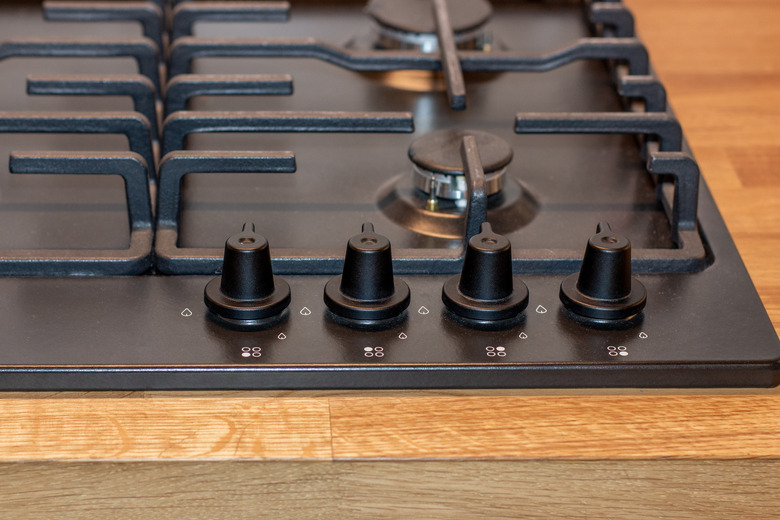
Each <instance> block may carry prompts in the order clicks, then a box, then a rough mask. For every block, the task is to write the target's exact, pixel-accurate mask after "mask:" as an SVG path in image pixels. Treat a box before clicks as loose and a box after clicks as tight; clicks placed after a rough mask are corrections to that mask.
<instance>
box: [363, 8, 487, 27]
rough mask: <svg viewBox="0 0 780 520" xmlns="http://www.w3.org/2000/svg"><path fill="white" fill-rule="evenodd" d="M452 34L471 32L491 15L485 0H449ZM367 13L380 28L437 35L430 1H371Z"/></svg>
mask: <svg viewBox="0 0 780 520" xmlns="http://www.w3.org/2000/svg"><path fill="white" fill-rule="evenodd" d="M447 10H448V12H449V15H450V23H451V24H452V30H453V32H456V33H459V32H466V31H472V30H474V29H476V28H478V27H479V26H481V25H483V24H484V23H485V22H487V20H488V18H490V14H491V13H492V9H491V7H490V4H489V3H488V2H486V1H485V0H447ZM366 12H367V13H368V15H369V16H371V17H372V18H373V19H374V20H376V21H377V23H379V24H380V25H383V26H385V27H387V28H389V29H394V30H396V31H402V32H408V33H435V32H436V20H435V19H434V16H433V4H432V3H431V2H430V1H429V0H371V1H370V2H369V3H368V6H367V7H366Z"/></svg>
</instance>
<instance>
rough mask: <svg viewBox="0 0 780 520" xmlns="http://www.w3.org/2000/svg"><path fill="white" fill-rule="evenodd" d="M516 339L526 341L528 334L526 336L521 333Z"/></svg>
mask: <svg viewBox="0 0 780 520" xmlns="http://www.w3.org/2000/svg"><path fill="white" fill-rule="evenodd" d="M518 338H520V339H528V334H526V333H525V332H521V333H520V335H519V336H518Z"/></svg>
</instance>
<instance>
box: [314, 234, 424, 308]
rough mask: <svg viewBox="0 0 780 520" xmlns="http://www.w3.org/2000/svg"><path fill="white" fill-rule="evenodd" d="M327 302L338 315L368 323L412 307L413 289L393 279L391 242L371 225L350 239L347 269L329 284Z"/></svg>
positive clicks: (326, 289) (345, 259)
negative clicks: (410, 302) (411, 292)
mask: <svg viewBox="0 0 780 520" xmlns="http://www.w3.org/2000/svg"><path fill="white" fill-rule="evenodd" d="M324 300H325V304H326V305H327V306H328V308H329V309H330V310H331V311H332V312H333V313H334V314H338V315H339V316H343V317H345V318H350V319H354V320H367V321H374V320H384V319H388V318H393V317H395V316H397V315H399V314H401V313H402V312H403V311H404V310H405V309H406V308H407V307H408V306H409V300H410V293H409V286H408V285H406V282H404V281H403V280H401V279H400V278H397V277H395V276H393V257H392V253H391V250H390V241H389V240H388V239H387V237H384V236H382V235H379V234H377V233H375V232H374V225H373V224H371V223H370V222H367V223H365V224H363V232H362V233H360V234H359V235H355V236H353V237H352V238H350V239H349V242H348V243H347V253H346V256H345V258H344V270H343V272H342V274H341V275H340V276H336V277H334V278H331V280H330V281H329V282H328V283H327V284H326V285H325V295H324Z"/></svg>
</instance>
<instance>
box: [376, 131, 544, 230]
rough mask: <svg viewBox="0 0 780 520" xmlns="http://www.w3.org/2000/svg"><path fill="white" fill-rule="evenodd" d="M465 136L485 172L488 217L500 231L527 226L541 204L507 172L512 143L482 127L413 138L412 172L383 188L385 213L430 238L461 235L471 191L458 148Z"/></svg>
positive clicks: (382, 207) (410, 156)
mask: <svg viewBox="0 0 780 520" xmlns="http://www.w3.org/2000/svg"><path fill="white" fill-rule="evenodd" d="M467 135H470V136H473V137H474V138H475V139H476V141H477V147H478V149H479V155H480V160H481V164H482V169H483V171H484V173H485V195H486V196H487V204H488V207H487V210H488V219H489V220H490V222H491V223H493V225H494V227H495V229H496V232H498V233H511V232H512V231H516V230H517V229H519V228H521V227H523V226H525V225H526V224H528V223H529V222H530V221H531V220H532V219H533V218H534V216H535V215H536V212H537V209H538V204H537V202H536V199H535V198H534V197H533V196H531V195H530V193H529V191H528V189H527V188H525V187H524V186H522V185H521V184H520V183H519V182H518V181H517V180H516V179H513V178H509V177H508V176H507V167H508V165H509V163H510V162H511V161H512V157H513V152H512V147H511V146H509V144H508V143H507V142H506V141H504V140H503V139H501V138H500V137H498V136H496V135H494V134H491V133H488V132H483V131H478V130H456V129H444V130H437V131H435V132H431V133H429V134H427V135H424V136H422V137H420V138H418V139H416V140H415V141H414V142H412V144H411V145H410V146H409V158H410V159H411V161H412V175H411V176H410V175H409V174H408V173H404V174H401V175H399V176H396V177H395V178H393V179H392V180H391V181H390V182H388V183H387V184H385V185H384V186H383V187H382V188H381V189H380V193H379V207H380V208H381V209H382V211H383V212H384V213H385V215H387V216H388V217H389V218H390V219H391V220H392V221H394V222H396V223H397V224H400V225H401V226H403V227H405V228H407V229H410V230H412V231H415V232H417V233H421V234H423V235H426V236H433V237H439V238H452V239H458V238H462V237H463V232H464V231H463V230H464V226H465V221H466V211H467V205H468V203H467V198H468V194H467V188H466V176H465V174H464V171H463V159H462V158H461V151H460V147H461V143H462V141H463V137H464V136H467Z"/></svg>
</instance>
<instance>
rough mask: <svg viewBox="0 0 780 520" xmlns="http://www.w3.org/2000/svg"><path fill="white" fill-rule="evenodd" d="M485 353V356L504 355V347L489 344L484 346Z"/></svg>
mask: <svg viewBox="0 0 780 520" xmlns="http://www.w3.org/2000/svg"><path fill="white" fill-rule="evenodd" d="M485 354H487V357H496V356H498V357H506V347H494V346H492V345H489V346H487V347H485Z"/></svg>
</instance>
